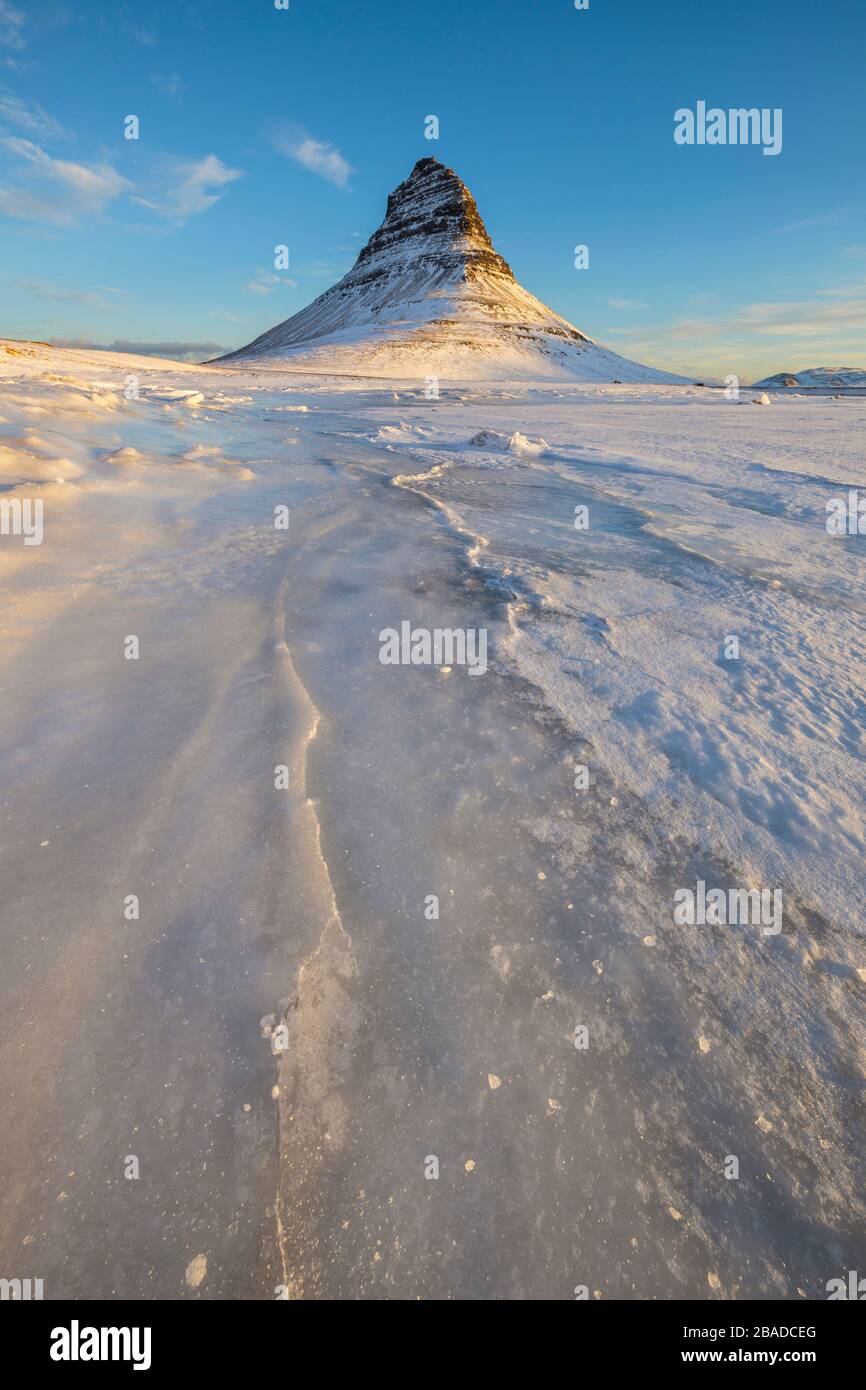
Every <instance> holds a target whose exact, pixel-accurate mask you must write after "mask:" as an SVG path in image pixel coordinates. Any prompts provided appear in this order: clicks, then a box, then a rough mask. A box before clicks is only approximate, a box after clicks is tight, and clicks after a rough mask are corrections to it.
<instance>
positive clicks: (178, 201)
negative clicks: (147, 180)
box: [133, 154, 243, 222]
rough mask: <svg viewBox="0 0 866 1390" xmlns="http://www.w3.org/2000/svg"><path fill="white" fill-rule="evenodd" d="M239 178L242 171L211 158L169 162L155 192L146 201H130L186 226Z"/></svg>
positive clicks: (211, 205)
mask: <svg viewBox="0 0 866 1390" xmlns="http://www.w3.org/2000/svg"><path fill="white" fill-rule="evenodd" d="M242 177H243V170H242V169H230V168H229V167H228V165H226V164H223V162H222V160H221V159H218V158H217V156H216V155H215V154H206V155H205V156H204V157H203V158H202V159H192V160H189V159H171V160H168V161H166V162H165V165H164V177H163V180H162V182H161V186H159V187H158V188H157V190H156V192H154V193H153V194H152V196H151V197H148V198H146V197H144V196H142V195H139V194H136V195H135V197H134V199H133V201H134V202H136V203H140V204H141V205H142V206H143V207H147V208H150V209H151V210H152V211H154V212H159V213H161V214H162V215H163V216H164V217H170V218H171V219H172V220H173V221H175V222H186V221H187V219H188V218H190V217H196V216H197V215H198V214H199V213H202V212H207V210H208V208H211V207H213V205H214V203H216V202H219V199H220V198H221V197H222V193H223V189H224V188H225V187H226V186H227V185H228V184H230V183H233V182H234V180H235V179H239V178H242Z"/></svg>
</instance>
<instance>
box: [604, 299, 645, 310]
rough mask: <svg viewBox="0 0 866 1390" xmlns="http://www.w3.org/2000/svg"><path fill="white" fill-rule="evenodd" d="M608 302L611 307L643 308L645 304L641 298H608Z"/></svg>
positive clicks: (623, 308)
mask: <svg viewBox="0 0 866 1390" xmlns="http://www.w3.org/2000/svg"><path fill="white" fill-rule="evenodd" d="M607 302H608V304H609V305H610V307H611V309H622V310H624V311H625V310H628V309H645V308H646V307H647V306H646V304H644V302H643V300H642V299H609V300H608V301H607Z"/></svg>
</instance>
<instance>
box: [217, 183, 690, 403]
mask: <svg viewBox="0 0 866 1390" xmlns="http://www.w3.org/2000/svg"><path fill="white" fill-rule="evenodd" d="M218 360H219V361H220V362H222V363H229V362H231V363H243V364H244V365H247V364H250V365H253V364H255V365H261V366H277V365H280V364H286V365H288V364H291V366H292V367H297V368H299V369H303V368H305V367H306V368H309V369H310V370H313V371H324V372H327V371H335V372H340V373H349V374H364V375H371V376H394V375H399V376H403V377H426V376H437V377H443V378H446V379H447V378H455V377H457V378H461V379H463V380H476V381H477V380H502V379H518V378H519V379H524V380H525V379H529V378H533V377H536V378H537V377H540V378H545V379H553V380H582V381H614V380H617V381H622V382H625V381H628V382H637V381H641V382H665V381H667V382H677V381H679V380H680V378H679V377H675V376H672V375H671V374H670V373H669V372H661V371H656V370H654V369H653V368H650V367H643V366H641V365H640V364H638V363H635V362H629V361H628V360H627V359H626V358H623V357H619V356H618V355H617V354H616V353H614V352H611V351H609V350H608V349H607V348H602V347H599V346H598V344H596V343H594V342H593V341H592V340H591V339H590V338H588V337H587V336H586V334H584V333H581V332H580V330H579V329H577V328H575V327H574V325H573V324H571V323H569V322H568V320H567V319H564V318H562V317H561V315H559V314H556V313H554V311H553V310H552V309H549V308H548V307H547V305H546V304H542V302H541V301H540V300H539V299H536V298H535V296H534V295H531V294H529V293H528V291H527V290H525V289H523V287H522V286H521V285H520V284H518V282H517V280H515V278H514V275H513V274H512V271H511V268H510V266H509V265H508V264H507V262H506V261H505V260H503V258H502V257H501V256H500V255H499V254H498V253H497V252H496V250H495V249H494V246H493V243H492V241H491V240H490V237H489V235H488V233H487V229H486V227H485V226H484V223H483V221H482V220H481V217H480V215H479V212H478V208H477V206H476V204H475V199H474V198H473V197H472V194H471V193H470V192H469V189H468V188H467V187H466V185H465V184H464V183H463V182H462V181H461V179H459V178H458V176H457V174H455V172H454V170H453V169H447V168H446V167H445V165H443V164H440V163H439V161H438V160H436V159H421V160H419V161H418V163H417V164H416V165H415V168H414V169H413V170H412V173H411V174H410V176H409V178H408V179H406V180H404V182H403V183H401V184H400V185H399V186H398V187H397V188H396V189H395V190H394V192H393V193H392V194H391V195H390V197H389V198H388V204H387V208H386V212H385V218H384V221H383V222H382V225H381V226H380V227H379V228H378V230H377V231H376V232H374V233H373V235H372V236H371V237H370V240H369V241H368V242H367V244H366V246H365V247H364V248H363V250H362V251H361V253H360V255H359V256H358V259H357V261H356V262H355V264H354V266H353V267H352V269H351V270H350V271H349V273H348V274H347V275H345V276H344V277H343V279H342V280H340V281H338V283H337V284H336V285H333V286H332V287H331V289H329V290H326V291H325V293H324V294H321V295H319V297H318V299H315V300H314V301H313V302H312V304H309V305H307V307H306V308H305V309H301V310H300V312H299V313H297V314H293V315H292V317H291V318H289V319H286V320H285V321H284V322H283V323H280V324H277V326H276V327H275V328H272V329H270V330H269V331H268V332H267V333H263V334H262V335H261V336H260V337H258V338H256V339H255V340H254V342H252V343H248V344H247V345H246V347H243V348H240V349H239V350H238V351H237V352H233V353H229V354H228V355H227V356H225V357H223V358H220V359H218Z"/></svg>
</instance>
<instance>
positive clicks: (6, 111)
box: [0, 92, 63, 140]
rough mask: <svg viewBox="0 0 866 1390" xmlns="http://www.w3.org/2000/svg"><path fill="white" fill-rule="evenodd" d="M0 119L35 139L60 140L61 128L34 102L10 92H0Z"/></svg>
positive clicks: (61, 135)
mask: <svg viewBox="0 0 866 1390" xmlns="http://www.w3.org/2000/svg"><path fill="white" fill-rule="evenodd" d="M0 121H5V122H6V123H7V124H8V125H14V126H17V127H18V129H19V130H23V131H26V133H27V134H28V135H32V136H34V137H35V138H36V139H37V140H60V139H62V137H63V128H62V126H61V125H60V123H59V122H58V121H55V119H54V117H53V116H49V114H48V112H47V111H43V109H42V107H41V106H39V105H38V104H37V103H36V102H29V103H28V102H26V101H23V100H22V99H21V97H17V96H14V95H13V94H12V92H0Z"/></svg>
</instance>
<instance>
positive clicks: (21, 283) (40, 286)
mask: <svg viewBox="0 0 866 1390" xmlns="http://www.w3.org/2000/svg"><path fill="white" fill-rule="evenodd" d="M15 284H16V285H17V286H18V288H19V289H22V290H27V291H28V293H29V294H32V295H33V296H34V297H35V298H36V299H44V300H48V301H49V303H51V304H64V303H69V304H93V305H96V306H97V307H98V308H100V309H107V308H109V307H110V305H111V301H110V300H109V299H106V295H119V294H124V293H125V291H124V290H115V289H112V288H111V287H110V286H107V285H100V286H98V287H97V288H96V289H93V290H74V289H62V288H61V286H59V285H52V284H51V283H50V282H49V281H46V280H16V281H15Z"/></svg>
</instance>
